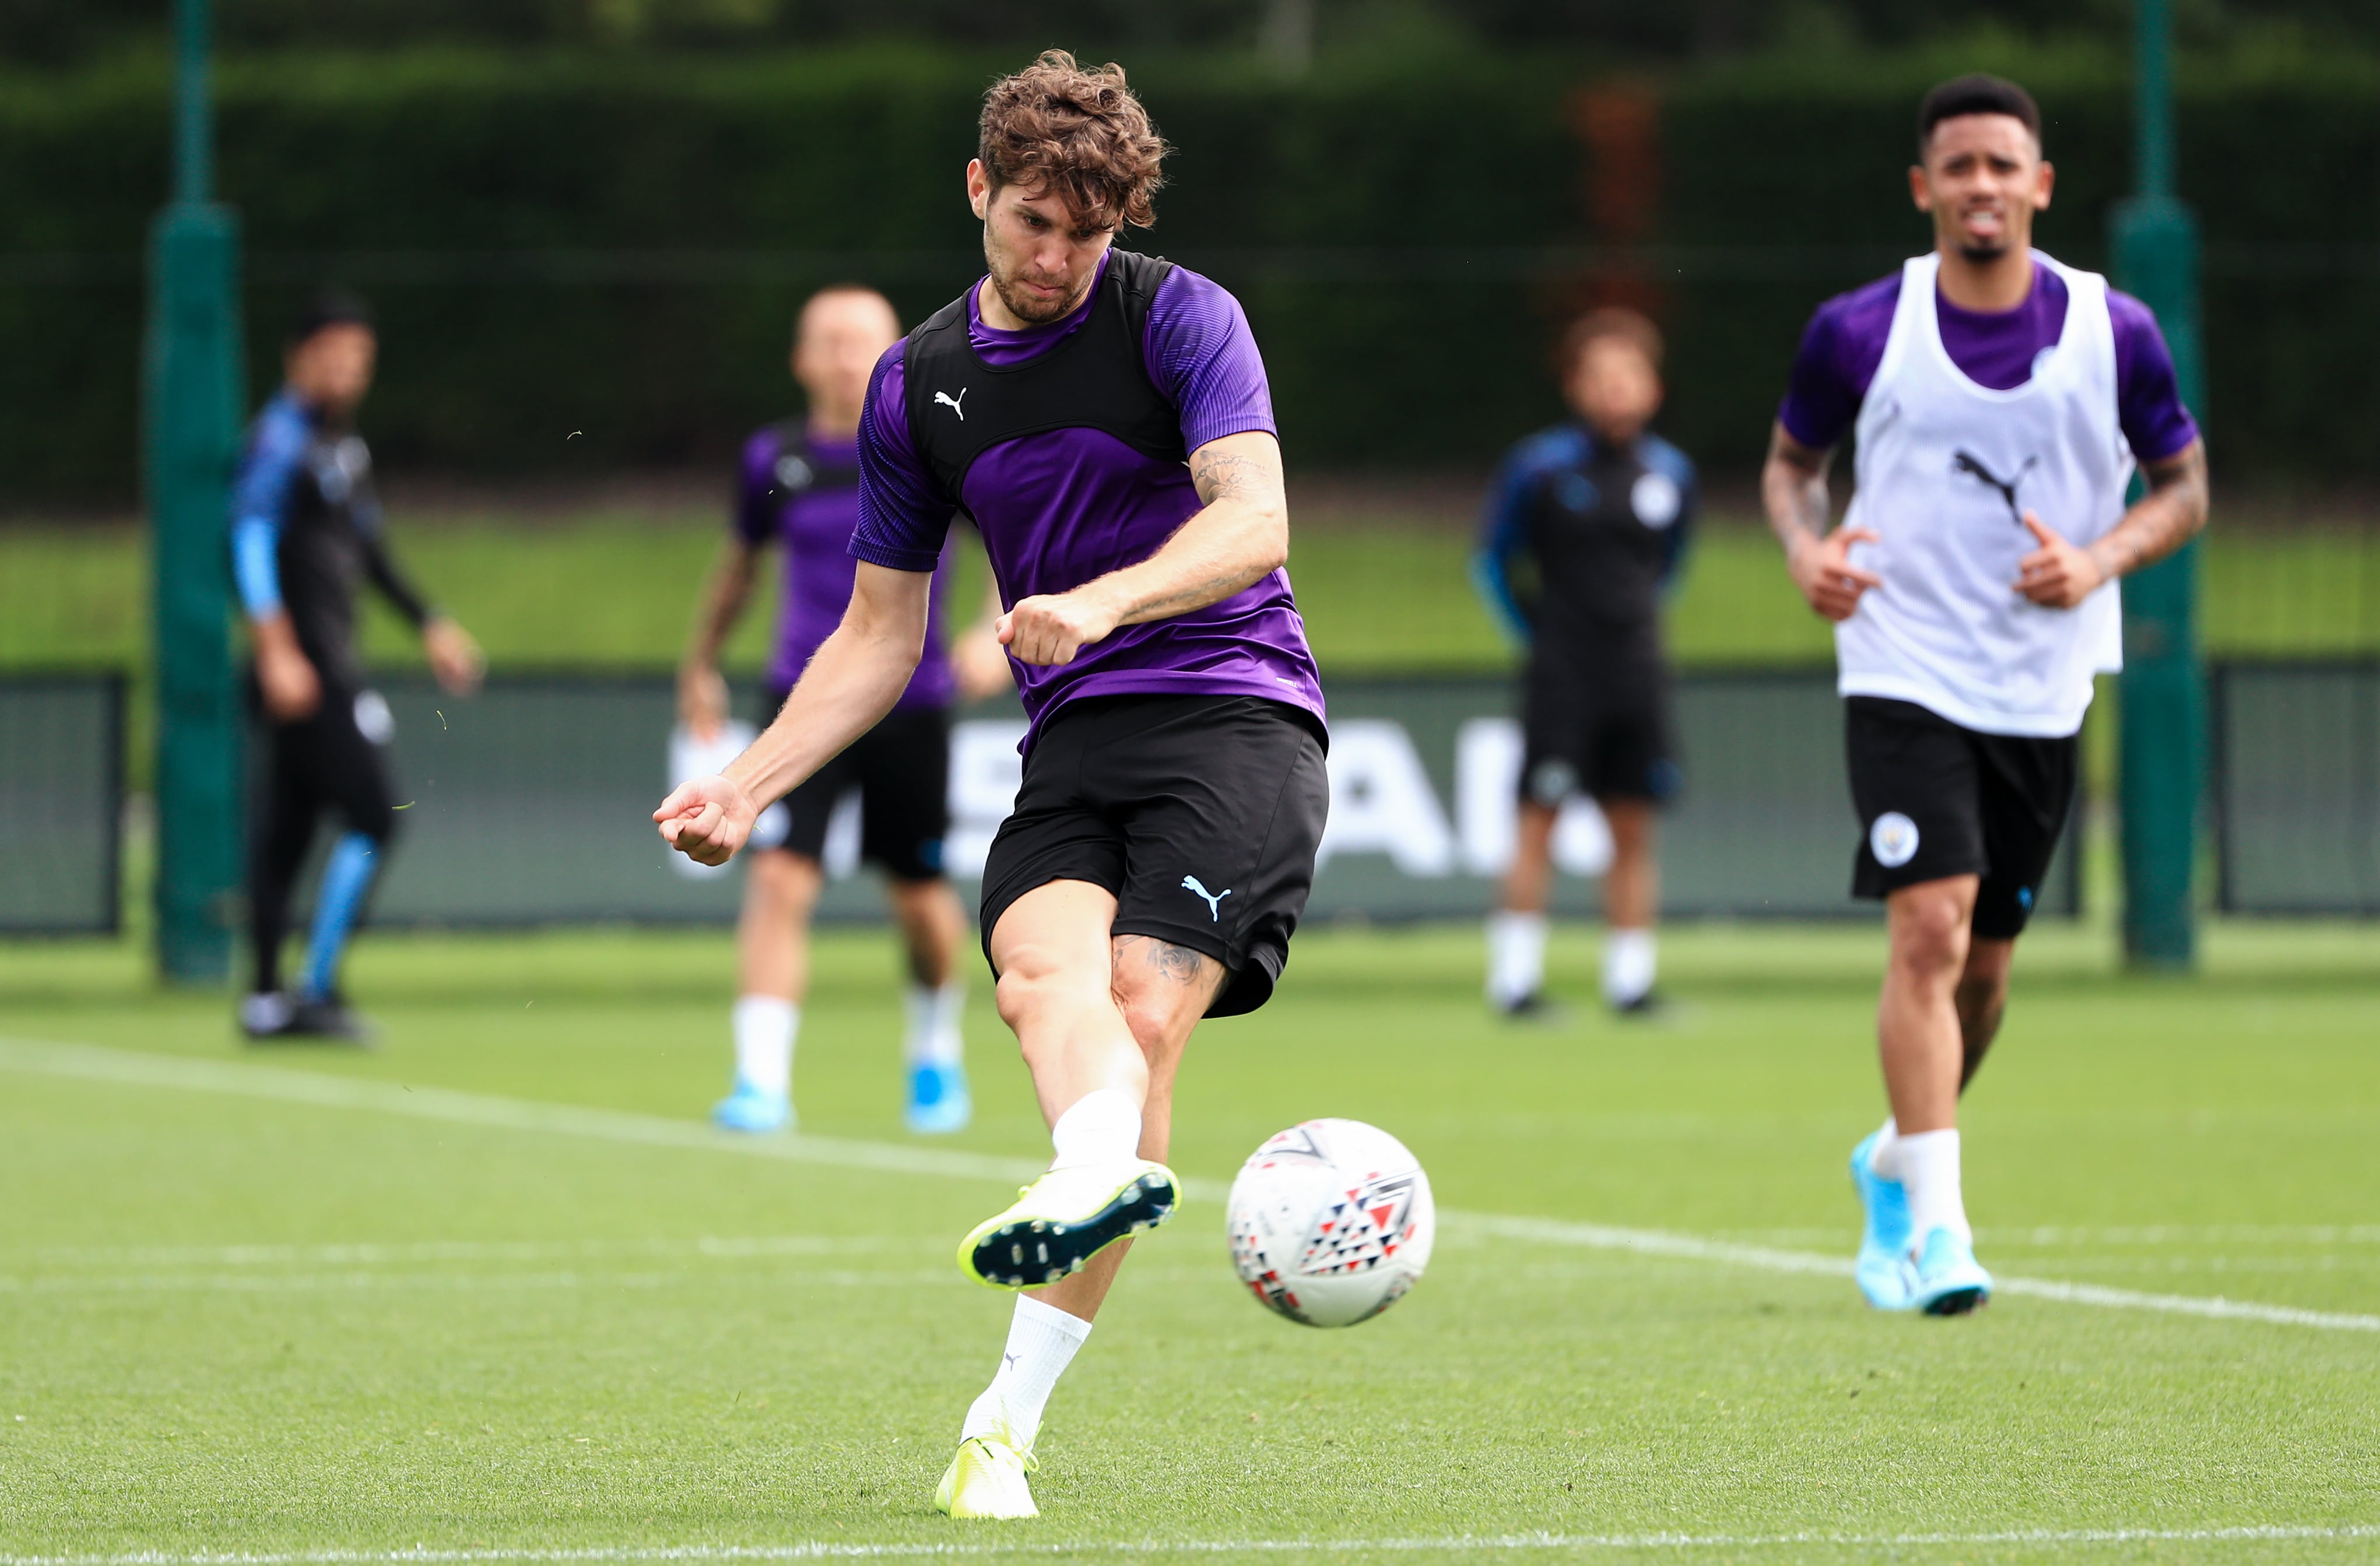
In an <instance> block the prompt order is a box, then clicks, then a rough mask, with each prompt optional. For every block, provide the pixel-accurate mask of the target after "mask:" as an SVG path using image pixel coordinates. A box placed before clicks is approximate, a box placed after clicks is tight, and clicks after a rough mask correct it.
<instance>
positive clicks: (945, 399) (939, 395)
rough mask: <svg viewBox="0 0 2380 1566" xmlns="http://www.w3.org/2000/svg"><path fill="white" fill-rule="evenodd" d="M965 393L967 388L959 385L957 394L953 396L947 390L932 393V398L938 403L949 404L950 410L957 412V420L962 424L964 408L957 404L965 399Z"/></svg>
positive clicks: (964, 415) (964, 419) (964, 418)
mask: <svg viewBox="0 0 2380 1566" xmlns="http://www.w3.org/2000/svg"><path fill="white" fill-rule="evenodd" d="M966 395H967V389H966V388H965V386H961V387H960V388H959V395H957V396H953V395H950V394H949V393H948V392H936V393H935V394H934V400H935V401H936V402H938V403H947V404H949V405H950V410H951V411H952V412H953V413H955V414H957V415H958V416H959V422H960V423H962V424H964V423H965V422H966V409H965V408H964V407H960V406H959V405H960V404H961V403H964V402H965V401H966Z"/></svg>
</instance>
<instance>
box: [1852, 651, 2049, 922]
mask: <svg viewBox="0 0 2380 1566" xmlns="http://www.w3.org/2000/svg"><path fill="white" fill-rule="evenodd" d="M1843 745H1844V749H1845V751H1846V753H1847V754H1848V756H1849V759H1850V763H1851V779H1852V804H1853V805H1854V806H1855V807H1857V809H1858V810H1859V818H1860V825H1861V829H1862V830H1861V832H1860V845H1859V853H1858V856H1857V857H1856V858H1855V860H1854V861H1853V866H1852V895H1853V896H1855V897H1871V898H1876V897H1882V896H1884V895H1885V894H1886V893H1888V892H1897V891H1899V890H1900V888H1902V887H1904V886H1914V885H1915V884H1917V883H1918V882H1919V881H1926V880H1941V879H1942V878H1943V877H1945V876H1963V875H1973V876H1980V877H1982V878H1983V885H1982V888H1981V890H1980V891H1978V892H1976V894H1975V915H1974V919H1973V929H1974V932H1975V933H1976V934H1977V935H1980V936H1983V937H1985V939H1987V940H1993V941H2010V940H2014V939H2015V938H2016V937H2017V936H2018V935H2019V934H2021V933H2022V932H2023V929H2024V926H2025V921H2026V920H2027V919H2029V918H2031V917H2033V905H2034V898H2035V896H2036V895H2037V894H2038V892H2040V889H2041V878H2042V877H2043V875H2045V874H2046V872H2047V871H2048V869H2049V858H2050V856H2051V855H2052V854H2053V853H2055V852H2056V851H2057V848H2058V833H2059V832H2061V831H2063V830H2064V828H2065V826H2066V818H2067V815H2068V813H2069V812H2070V811H2071V809H2072V808H2073V805H2074V778H2075V767H2076V760H2077V757H2078V755H2079V752H2080V746H2079V744H2078V742H2077V740H2076V736H2074V735H2072V734H2068V735H2066V736H2065V737H2063V738H2060V739H2032V738H2026V737H2024V736H2022V735H2017V734H1977V733H1976V732H1975V731H1974V730H1973V729H1967V728H1961V727H1960V726H1959V725H1958V724H1956V723H1954V722H1950V720H1949V719H1948V718H1945V717H1942V716H1940V715H1939V714H1937V713H1935V712H1933V711H1930V710H1927V709H1925V708H1923V707H1920V706H1918V705H1917V704H1916V703H1915V702H1913V701H1892V700H1888V699H1886V698H1882V697H1874V696H1854V697H1851V698H1847V699H1846V700H1845V701H1844V703H1843Z"/></svg>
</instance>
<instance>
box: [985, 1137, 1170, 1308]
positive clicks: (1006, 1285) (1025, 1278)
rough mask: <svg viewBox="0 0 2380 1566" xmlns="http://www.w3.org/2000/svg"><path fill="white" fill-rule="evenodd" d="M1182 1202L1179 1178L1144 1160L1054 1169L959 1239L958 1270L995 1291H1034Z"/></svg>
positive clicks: (1148, 1226)
mask: <svg viewBox="0 0 2380 1566" xmlns="http://www.w3.org/2000/svg"><path fill="white" fill-rule="evenodd" d="M1181 1205H1182V1183H1181V1182H1180V1181H1178V1180H1176V1179H1174V1178H1173V1171H1172V1170H1170V1169H1168V1168H1166V1167H1165V1166H1164V1165H1163V1164H1161V1163H1151V1162H1149V1161H1148V1160H1147V1159H1122V1160H1120V1161H1118V1162H1115V1163H1105V1164H1084V1165H1081V1166H1079V1167H1076V1168H1074V1169H1053V1170H1051V1171H1050V1172H1049V1173H1047V1174H1045V1175H1043V1176H1042V1177H1041V1178H1040V1179H1038V1180H1037V1181H1035V1182H1034V1183H1033V1184H1030V1185H1027V1186H1026V1187H1025V1188H1024V1189H1023V1190H1021V1191H1019V1192H1017V1193H1016V1201H1015V1202H1014V1205H1012V1206H1011V1207H1010V1208H1009V1209H1008V1210H1007V1211H1006V1212H1003V1213H1001V1214H999V1215H998V1216H997V1217H993V1218H989V1219H986V1220H984V1221H983V1222H981V1223H978V1224H977V1225H976V1227H975V1231H974V1232H972V1233H970V1234H969V1235H968V1236H967V1237H966V1238H965V1240H962V1241H961V1242H959V1268H960V1269H961V1270H962V1271H964V1272H965V1273H966V1275H967V1276H968V1277H970V1278H972V1279H974V1280H975V1281H977V1282H978V1283H988V1284H990V1286H991V1287H993V1288H995V1289H1038V1288H1040V1287H1041V1286H1042V1285H1043V1284H1045V1283H1055V1282H1057V1281H1059V1280H1060V1279H1062V1278H1065V1277H1068V1276H1070V1275H1072V1274H1074V1273H1077V1272H1080V1271H1081V1270H1082V1269H1083V1264H1084V1263H1086V1262H1087V1261H1089V1260H1090V1259H1091V1258H1092V1257H1093V1256H1097V1255H1099V1253H1100V1252H1101V1251H1103V1250H1106V1249H1107V1248H1108V1247H1109V1246H1110V1245H1112V1244H1115V1243H1116V1242H1117V1241H1118V1240H1123V1239H1128V1238H1130V1237H1131V1236H1133V1235H1135V1234H1138V1233H1140V1232H1143V1231H1144V1230H1149V1229H1154V1228H1156V1227H1157V1226H1158V1225H1159V1224H1160V1223H1163V1222H1164V1221H1165V1220H1167V1219H1170V1218H1172V1216H1173V1209H1174V1208H1177V1207H1180V1206H1181Z"/></svg>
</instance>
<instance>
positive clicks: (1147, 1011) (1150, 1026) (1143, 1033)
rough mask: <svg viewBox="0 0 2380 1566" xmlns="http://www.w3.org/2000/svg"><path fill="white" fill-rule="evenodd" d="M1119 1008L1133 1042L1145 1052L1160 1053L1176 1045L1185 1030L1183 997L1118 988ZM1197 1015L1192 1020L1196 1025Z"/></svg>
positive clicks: (1116, 1001)
mask: <svg viewBox="0 0 2380 1566" xmlns="http://www.w3.org/2000/svg"><path fill="white" fill-rule="evenodd" d="M1115 1003H1116V1010H1117V1011H1118V1012H1120V1013H1122V1014H1123V1022H1124V1026H1126V1027H1128V1028H1130V1029H1131V1030H1132V1037H1133V1042H1135V1043H1136V1044H1138V1045H1139V1046H1140V1049H1141V1052H1142V1053H1143V1054H1158V1053H1162V1052H1163V1051H1165V1050H1170V1049H1172V1048H1173V1047H1174V1045H1175V1043H1176V1042H1177V1038H1176V1036H1177V1035H1180V1034H1184V1033H1186V1032H1187V1031H1188V1028H1187V1027H1185V1026H1184V1023H1183V1018H1182V1015H1181V1012H1182V1002H1181V999H1180V997H1178V996H1174V995H1165V994H1157V993H1151V992H1149V991H1147V990H1146V989H1144V990H1140V991H1138V992H1135V993H1124V992H1123V991H1119V992H1118V993H1117V994H1116V997H1115ZM1197 1020H1198V1019H1197V1018H1196V1016H1193V1017H1191V1018H1190V1019H1189V1021H1190V1023H1191V1024H1192V1025H1193V1026H1195V1025H1196V1022H1197Z"/></svg>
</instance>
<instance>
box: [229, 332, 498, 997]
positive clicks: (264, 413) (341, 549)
mask: <svg viewBox="0 0 2380 1566" xmlns="http://www.w3.org/2000/svg"><path fill="white" fill-rule="evenodd" d="M379 349H380V340H379V338H378V336H377V335H376V334H374V333H373V331H372V322H371V315H370V311H368V310H366V309H365V308H364V306H363V304H362V302H361V301H360V300H357V299H353V298H349V297H346V296H345V295H339V294H326V295H323V296H322V297H320V298H317V299H315V300H314V301H313V302H312V303H311V304H310V305H309V306H308V307H307V308H306V310H305V312H304V314H302V315H301V316H300V317H299V318H298V321H297V326H296V329H295V330H293V331H292V332H291V333H290V334H289V343H288V348H287V352H286V354H285V358H284V360H283V367H284V375H283V380H282V383H281V390H280V391H278V392H277V393H275V394H274V395H273V400H272V401H271V402H268V403H266V404H265V405H264V407H262V408H261V410H260V411H259V412H258V413H257V416H256V422H255V423H254V424H253V425H252V426H250V427H249V435H248V445H247V449H246V450H245V451H244V452H243V453H242V455H241V456H240V463H239V471H238V474H237V478H236V479H235V480H233V483H232V504H231V517H230V523H231V557H232V576H233V579H234V581H235V583H236V584H237V587H238V589H239V600H240V607H241V608H242V609H243V610H245V611H246V612H247V616H248V627H249V636H250V637H251V638H252V639H253V640H254V642H255V644H256V669H255V674H254V678H253V680H252V682H251V685H250V688H249V697H250V700H251V702H252V704H253V706H254V707H255V709H256V714H257V718H258V724H257V734H256V747H255V753H254V755H253V756H252V758H251V759H250V763H249V773H250V776H251V778H252V780H253V795H254V798H253V802H252V803H253V811H254V817H253V819H252V820H251V821H250V823H249V844H248V846H249V870H248V909H249V957H250V960H251V961H253V962H254V964H255V965H256V977H255V982H254V983H253V984H252V985H251V986H250V987H249V992H248V994H247V995H245V996H243V997H242V998H241V1000H240V1003H239V1026H240V1030H241V1031H242V1032H243V1033H245V1034H246V1035H247V1036H248V1037H249V1038H251V1039H254V1040H258V1041H263V1040H268V1039H306V1038H324V1039H334V1040H339V1041H343V1042H346V1043H350V1044H359V1043H362V1042H364V1041H365V1039H366V1038H367V1035H368V1033H369V1031H370V1030H369V1028H368V1027H367V1026H366V1025H365V1024H364V1023H363V1021H362V1020H361V1019H359V1018H358V1017H357V1016H356V1015H355V1014H354V1013H352V1012H351V1011H349V1010H348V1009H347V1004H346V1001H345V1000H344V999H343V998H342V996H341V995H340V992H339V965H340V962H341V960H342V959H343V958H344V957H345V955H346V948H347V939H348V937H349V936H350V935H351V934H353V933H354V930H355V927H356V921H357V919H358V917H359V916H360V915H361V913H362V911H363V907H364V904H365V902H366V900H367V899H368V898H369V897H370V894H371V888H372V881H373V880H374V878H375V877H376V876H377V875H378V873H379V870H380V866H381V861H382V859H383V857H384V856H386V854H387V852H388V845H389V841H390V839H391V838H392V837H394V836H395V830H396V810H397V805H396V798H395V794H394V793H393V792H392V785H391V783H390V782H389V774H388V762H387V759H386V757H385V755H384V752H385V751H386V749H387V747H388V742H389V739H390V737H391V735H392V734H393V733H394V730H395V725H394V724H393V723H392V722H391V721H390V719H389V711H388V703H387V702H386V701H385V700H384V699H383V698H382V697H381V694H380V693H379V692H378V691H376V690H373V689H371V688H370V686H367V685H366V684H365V683H364V670H363V664H362V662H361V661H360V660H359V659H358V657H357V656H356V645H355V629H356V585H357V583H358V581H360V580H362V579H364V578H367V577H369V578H370V581H371V584H372V585H373V586H374V587H376V588H378V589H380V592H381V596H382V597H383V598H385V599H387V600H388V601H389V602H390V603H391V604H392V605H394V606H395V609H396V611H397V613H400V614H402V615H404V616H405V617H406V618H407V620H409V621H411V622H412V623H413V624H414V625H415V626H416V627H418V628H419V631H420V633H421V650H422V652H423V654H424V655H425V656H426V657H427V658H428V659H429V661H430V669H431V674H435V675H436V676H437V678H438V683H439V684H440V685H442V686H444V687H445V688H446V689H448V690H450V691H453V692H455V694H457V695H462V694H466V693H468V692H469V691H472V690H474V689H476V688H478V686H479V683H480V670H481V660H480V648H479V644H478V643H476V642H474V641H473V640H472V639H471V638H470V637H469V635H468V634H467V633H466V632H465V631H464V629H463V627H462V626H460V625H456V624H455V622H454V621H453V620H450V619H448V618H447V617H446V616H445V615H443V614H441V613H437V612H436V611H435V610H433V609H431V607H430V606H429V605H428V604H427V603H426V602H424V601H422V597H421V595H420V593H419V592H417V591H416V590H414V588H413V585H412V584H411V583H410V582H408V581H407V580H406V578H405V577H404V575H403V574H402V573H401V572H399V571H398V570H397V568H396V563H395V561H394V560H393V559H391V558H390V556H389V552H388V542H387V540H386V539H385V537H384V536H383V533H384V528H383V521H382V516H381V509H380V501H379V498H378V497H377V495H376V494H375V493H374V492H373V489H372V469H371V453H370V450H369V449H368V448H367V447H366V446H365V445H364V442H363V437H362V436H360V435H358V434H357V433H356V431H355V423H354V420H355V413H356V408H357V406H358V404H360V403H361V402H362V401H363V400H364V394H365V393H366V392H368V391H370V389H371V382H372V367H373V364H374V362H375V360H376V359H377V358H378V354H379ZM326 813H328V814H335V815H336V816H337V817H338V819H339V824H340V826H341V828H342V829H343V830H342V831H341V832H340V834H339V837H338V841H337V842H335V843H334V844H332V845H331V852H330V855H329V856H328V857H327V858H326V859H325V860H324V861H323V863H322V882H321V884H320V885H319V886H318V887H317V888H316V890H315V893H314V928H313V933H312V936H311V938H310V940H309V941H308V942H307V946H306V968H305V972H304V974H303V976H302V977H300V979H299V980H298V983H297V988H296V989H294V990H285V989H283V988H282V983H281V945H282V941H283V940H284V938H285V936H286V935H287V934H288V929H289V904H290V900H291V898H292V896H293V895H294V893H295V892H296V890H297V873H298V870H299V869H300V868H301V867H303V866H304V864H305V862H306V853H307V850H308V849H309V848H310V847H311V846H312V845H313V842H314V832H315V829H316V828H317V827H318V826H320V825H321V824H322V817H323V816H324V815H325V814H326Z"/></svg>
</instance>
